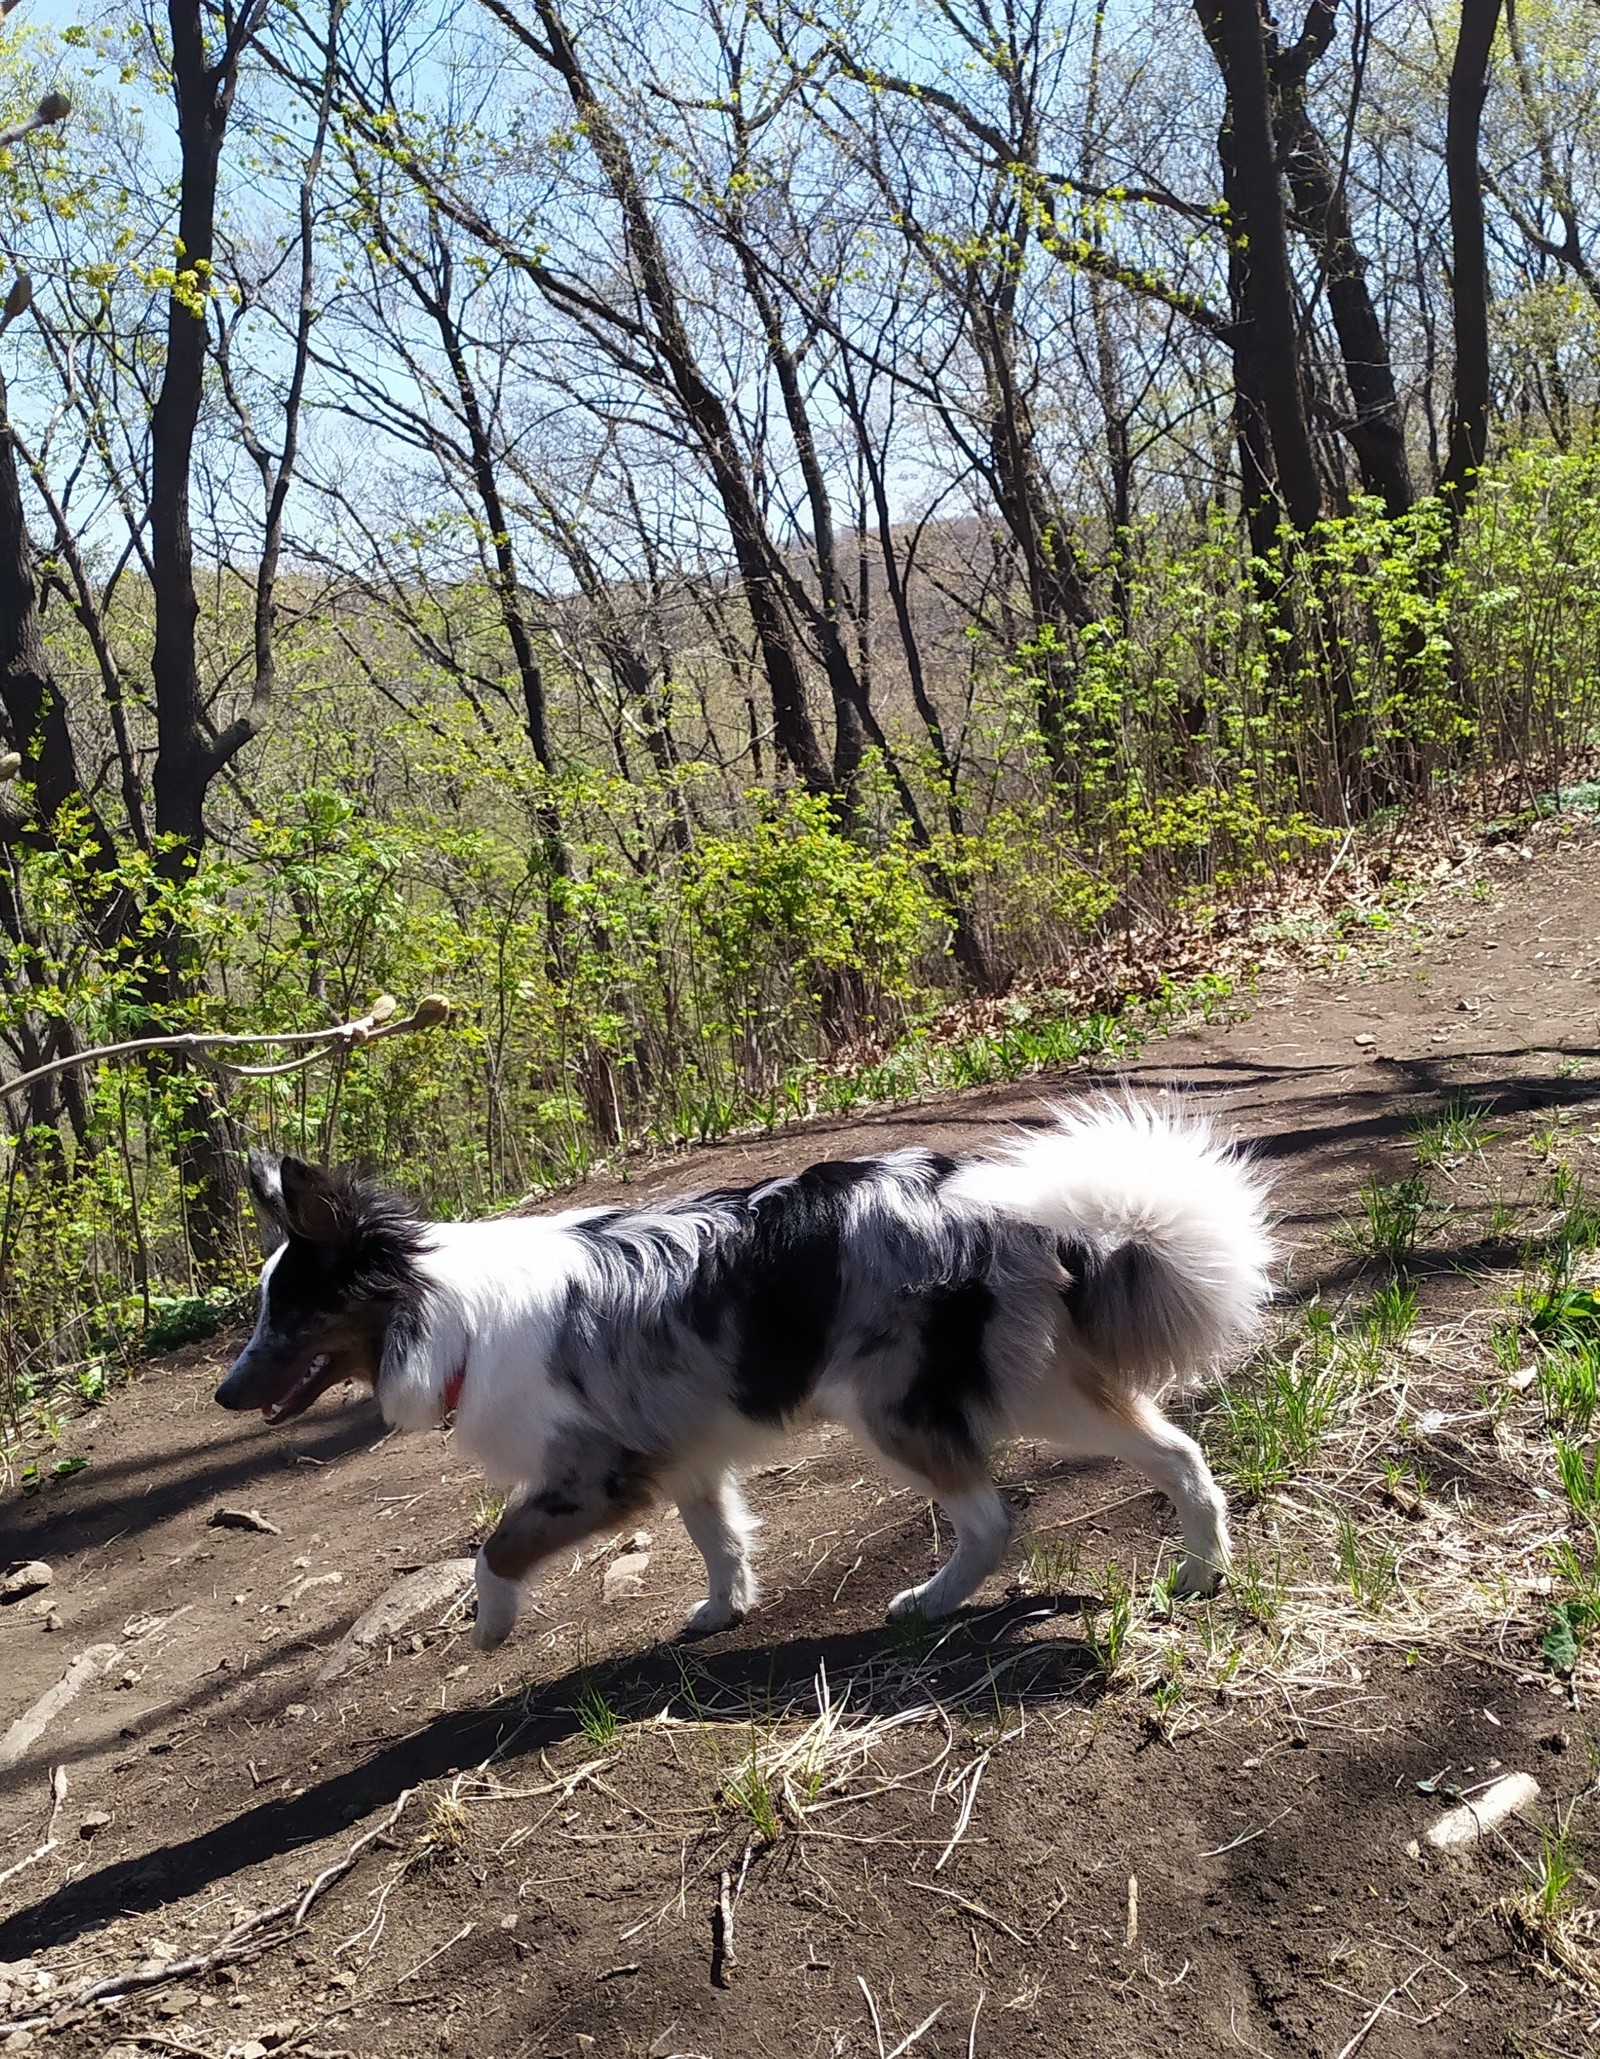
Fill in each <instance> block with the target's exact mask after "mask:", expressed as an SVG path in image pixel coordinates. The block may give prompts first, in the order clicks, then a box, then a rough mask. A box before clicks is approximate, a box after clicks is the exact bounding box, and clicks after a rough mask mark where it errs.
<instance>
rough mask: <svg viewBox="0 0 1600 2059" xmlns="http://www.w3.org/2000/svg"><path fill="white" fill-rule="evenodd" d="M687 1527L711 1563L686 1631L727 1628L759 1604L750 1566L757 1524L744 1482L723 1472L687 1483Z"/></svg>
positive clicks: (682, 1507)
mask: <svg viewBox="0 0 1600 2059" xmlns="http://www.w3.org/2000/svg"><path fill="white" fill-rule="evenodd" d="M678 1513H679V1515H680V1516H682V1518H683V1527H684V1528H685V1530H687V1531H688V1533H689V1535H690V1537H691V1538H692V1539H693V1540H694V1543H695V1546H696V1548H697V1549H698V1551H699V1553H700V1556H701V1557H702V1558H703V1559H704V1560H705V1562H706V1580H707V1585H708V1591H707V1594H706V1598H705V1600H704V1601H703V1602H699V1603H697V1604H696V1605H695V1607H694V1608H692V1609H691V1610H690V1611H689V1616H688V1620H687V1622H686V1623H685V1625H684V1628H685V1629H686V1630H691V1631H696V1632H702V1631H711V1630H726V1629H727V1627H728V1625H729V1624H730V1623H737V1622H738V1621H739V1619H740V1617H741V1616H743V1615H744V1614H745V1613H746V1611H747V1610H749V1609H753V1608H754V1607H755V1605H756V1576H755V1574H754V1572H753V1571H752V1570H751V1566H750V1537H751V1533H752V1531H753V1530H754V1529H755V1521H754V1518H753V1517H752V1516H751V1514H750V1511H749V1510H748V1509H747V1508H746V1507H745V1504H744V1496H743V1495H742V1494H741V1493H740V1491H739V1482H738V1480H737V1479H736V1478H735V1476H734V1475H733V1474H732V1473H731V1472H728V1473H724V1474H722V1475H721V1477H720V1478H719V1479H717V1480H714V1481H712V1482H711V1483H709V1484H707V1483H704V1482H698V1481H697V1482H696V1483H695V1484H694V1485H693V1486H688V1485H685V1486H683V1487H682V1488H680V1489H679V1492H678Z"/></svg>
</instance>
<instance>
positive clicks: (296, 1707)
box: [283, 1702, 311, 1723]
mask: <svg viewBox="0 0 1600 2059" xmlns="http://www.w3.org/2000/svg"><path fill="white" fill-rule="evenodd" d="M283 1713H284V1714H285V1715H286V1716H292V1717H293V1718H294V1720H295V1721H296V1722H297V1723H298V1722H299V1720H300V1718H301V1717H302V1716H309V1715H310V1713H311V1711H310V1710H309V1709H308V1708H307V1707H306V1705H305V1703H304V1702H290V1704H289V1706H288V1707H287V1708H286V1709H285V1710H284V1712H283Z"/></svg>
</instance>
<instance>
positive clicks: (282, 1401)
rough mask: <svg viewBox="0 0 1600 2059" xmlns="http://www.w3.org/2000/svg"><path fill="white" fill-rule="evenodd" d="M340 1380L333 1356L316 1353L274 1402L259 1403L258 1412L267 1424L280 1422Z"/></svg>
mask: <svg viewBox="0 0 1600 2059" xmlns="http://www.w3.org/2000/svg"><path fill="white" fill-rule="evenodd" d="M341 1377H342V1376H341V1374H340V1370H339V1359H338V1356H337V1354H336V1353H334V1352H331V1351H319V1352H318V1353H317V1355H316V1356H315V1358H313V1359H311V1360H310V1361H309V1363H308V1364H306V1365H305V1366H303V1367H302V1368H301V1369H300V1371H299V1372H297V1373H296V1374H295V1375H294V1377H293V1379H291V1380H290V1382H289V1384H288V1386H287V1387H286V1388H285V1389H284V1390H283V1392H282V1393H281V1394H280V1395H278V1396H277V1397H276V1399H275V1400H272V1401H264V1402H263V1403H262V1404H261V1413H262V1415H263V1417H264V1418H265V1419H266V1421H267V1422H269V1423H281V1422H284V1421H286V1420H287V1419H288V1418H289V1417H290V1416H297V1415H299V1414H301V1413H302V1411H303V1410H305V1409H308V1408H309V1407H310V1406H311V1404H312V1402H314V1401H315V1400H316V1398H317V1396H318V1395H319V1394H320V1393H322V1391H323V1389H324V1388H327V1387H331V1386H332V1385H333V1384H334V1382H335V1381H336V1380H338V1379H339V1378H341Z"/></svg>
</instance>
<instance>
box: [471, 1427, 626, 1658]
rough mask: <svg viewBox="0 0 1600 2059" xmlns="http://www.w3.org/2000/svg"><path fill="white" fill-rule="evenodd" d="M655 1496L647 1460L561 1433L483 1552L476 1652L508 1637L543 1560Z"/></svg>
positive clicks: (596, 1439) (609, 1442)
mask: <svg viewBox="0 0 1600 2059" xmlns="http://www.w3.org/2000/svg"><path fill="white" fill-rule="evenodd" d="M653 1493H654V1481H653V1480H652V1479H651V1477H650V1474H649V1471H648V1469H647V1467H646V1463H645V1460H644V1457H643V1455H642V1454H641V1453H639V1452H636V1451H629V1450H627V1449H626V1448H625V1447H624V1446H623V1445H621V1444H619V1443H617V1442H616V1441H615V1440H614V1439H611V1438H606V1437H600V1436H594V1435H585V1434H583V1433H580V1432H577V1431H566V1432H563V1434H562V1435H561V1436H560V1437H559V1438H558V1439H557V1440H556V1441H555V1443H554V1444H552V1446H551V1448H550V1451H549V1453H548V1455H547V1458H546V1463H545V1467H544V1472H543V1476H542V1478H541V1479H540V1481H539V1482H538V1484H537V1485H535V1486H531V1487H528V1488H527V1489H525V1490H524V1492H523V1493H522V1495H521V1496H520V1498H519V1499H518V1500H517V1501H515V1502H513V1504H512V1505H511V1507H510V1508H508V1509H507V1510H506V1512H505V1514H504V1515H503V1516H502V1517H501V1518H500V1521H499V1523H498V1524H497V1525H496V1526H495V1529H494V1533H493V1535H492V1536H491V1537H489V1539H488V1540H487V1541H486V1542H485V1544H484V1545H483V1547H482V1549H481V1550H480V1551H479V1553H478V1565H477V1574H476V1580H477V1589H478V1620H477V1621H476V1622H475V1623H474V1624H473V1626H472V1642H473V1643H474V1644H475V1645H476V1646H477V1648H478V1650H479V1651H492V1650H493V1649H494V1647H495V1646H496V1645H497V1644H501V1643H503V1642H504V1641H505V1639H506V1638H507V1637H509V1636H510V1634H511V1630H512V1627H513V1625H514V1624H515V1623H516V1620H517V1610H518V1608H519V1607H520V1606H521V1602H522V1589H523V1585H524V1583H525V1582H526V1580H527V1578H528V1576H529V1574H530V1573H532V1571H533V1569H534V1568H535V1567H536V1566H537V1565H538V1564H539V1563H540V1562H541V1561H542V1560H544V1559H547V1558H549V1556H550V1555H551V1553H552V1552H557V1551H564V1550H568V1549H570V1547H571V1546H573V1545H574V1544H580V1543H582V1541H583V1539H584V1538H586V1537H592V1536H593V1535H594V1533H595V1532H596V1531H597V1530H605V1529H608V1528H610V1527H611V1526H612V1525H613V1524H616V1523H621V1522H625V1521H626V1520H627V1518H628V1517H629V1516H631V1515H634V1514H636V1513H637V1512H638V1511H639V1510H640V1509H642V1508H644V1507H646V1506H647V1505H648V1503H649V1501H650V1499H651V1496H652V1494H653Z"/></svg>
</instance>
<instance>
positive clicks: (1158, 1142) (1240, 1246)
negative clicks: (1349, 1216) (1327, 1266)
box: [961, 1098, 1273, 1392]
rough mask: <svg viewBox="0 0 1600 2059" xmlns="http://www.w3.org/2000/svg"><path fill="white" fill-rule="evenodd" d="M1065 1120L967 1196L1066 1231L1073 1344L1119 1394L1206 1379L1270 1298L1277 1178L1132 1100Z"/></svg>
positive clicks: (1026, 1141) (1071, 1113) (1179, 1119)
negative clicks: (1270, 1222)
mask: <svg viewBox="0 0 1600 2059" xmlns="http://www.w3.org/2000/svg"><path fill="white" fill-rule="evenodd" d="M1054 1113H1055V1122H1054V1124H1053V1125H1052V1126H1051V1127H1050V1128H1049V1129H1047V1130H1041V1131H1035V1132H1032V1133H1030V1134H1028V1135H1026V1136H1023V1137H1021V1138H1019V1139H1018V1140H1017V1141H1016V1142H1015V1143H1014V1144H1013V1145H1012V1146H1011V1147H1010V1148H1009V1149H1008V1150H1007V1151H1005V1152H1004V1153H1003V1155H1001V1156H1000V1157H998V1158H995V1159H990V1160H986V1161H984V1162H982V1163H980V1164H973V1165H971V1166H969V1167H968V1168H966V1170H965V1172H964V1175H963V1178H962V1182H961V1185H962V1188H963V1191H964V1192H965V1193H966V1194H967V1195H968V1196H969V1197H970V1198H971V1199H973V1200H975V1201H978V1202H979V1203H980V1204H983V1205H987V1206H989V1207H992V1208H996V1209H999V1210H1002V1211H1003V1212H1004V1213H1006V1214H1008V1215H1013V1216H1020V1217H1022V1218H1023V1219H1024V1220H1025V1221H1027V1222H1032V1223H1037V1224H1039V1225H1040V1226H1041V1227H1042V1228H1045V1229H1048V1230H1050V1231H1052V1232H1053V1233H1054V1235H1055V1237H1056V1238H1057V1240H1058V1248H1059V1252H1060V1257H1061V1263H1062V1266H1063V1268H1064V1270H1065V1272H1066V1274H1067V1276H1068V1284H1067V1286H1066V1288H1065V1289H1064V1290H1063V1300H1064V1301H1065V1303H1066V1307H1067V1311H1068V1314H1069V1315H1070V1317H1071V1320H1072V1329H1073V1335H1074V1337H1075V1339H1076V1341H1077V1342H1078V1343H1079V1344H1081V1345H1082V1346H1083V1347H1085V1348H1086V1349H1087V1350H1088V1351H1089V1352H1090V1353H1091V1354H1092V1356H1093V1358H1094V1359H1095V1360H1096V1361H1097V1362H1098V1364H1099V1365H1100V1366H1101V1367H1102V1368H1103V1369H1104V1372H1105V1373H1106V1374H1108V1375H1109V1376H1110V1377H1111V1379H1112V1380H1113V1381H1114V1382H1115V1383H1116V1384H1118V1385H1119V1386H1122V1387H1124V1388H1126V1389H1132V1390H1134V1391H1152V1392H1153V1391H1156V1390H1158V1389H1160V1388H1163V1387H1167V1386H1171V1385H1175V1384H1177V1385H1188V1384H1193V1383H1194V1382H1197V1381H1199V1380H1201V1379H1203V1378H1204V1377H1205V1376H1206V1375H1207V1374H1208V1373H1209V1372H1210V1371H1211V1370H1212V1369H1213V1367H1215V1365H1216V1364H1217V1362H1218V1361H1219V1360H1221V1359H1222V1358H1224V1357H1226V1356H1227V1355H1228V1354H1229V1353H1231V1352H1234V1351H1237V1350H1238V1349H1239V1347H1240V1346H1241V1345H1243V1344H1244V1343H1246V1342H1247V1341H1248V1339H1249V1338H1250V1336H1251V1334H1252V1332H1253V1331H1254V1329H1255V1327H1256V1324H1257V1322H1258V1320H1259V1318H1260V1314H1261V1311H1262V1309H1263V1307H1264V1305H1265V1304H1266V1302H1267V1300H1268V1299H1269V1298H1270V1295H1271V1291H1272V1289H1271V1283H1270V1279H1269V1268H1270V1266H1271V1263H1272V1255H1273V1245H1272V1239H1271V1237H1270V1235H1269V1233H1268V1228H1267V1187H1266V1181H1265V1179H1264V1178H1263V1177H1262V1175H1261V1173H1260V1171H1259V1170H1258V1169H1257V1168H1256V1167H1255V1166H1254V1165H1253V1164H1252V1163H1251V1162H1250V1160H1249V1159H1248V1158H1246V1157H1245V1156H1244V1155H1243V1154H1242V1153H1240V1152H1239V1151H1237V1150H1235V1149H1234V1148H1233V1147H1232V1146H1230V1145H1229V1144H1228V1143H1226V1142H1225V1141H1224V1140H1223V1139H1221V1138H1220V1137H1219V1136H1218V1135H1217V1134H1216V1132H1215V1130H1214V1129H1213V1128H1212V1127H1211V1125H1210V1124H1209V1123H1208V1122H1206V1121H1204V1120H1203V1119H1201V1118H1198V1117H1196V1116H1192V1115H1188V1114H1184V1113H1180V1112H1176V1111H1173V1110H1170V1109H1168V1108H1165V1107H1160V1106H1155V1105H1152V1104H1151V1103H1149V1102H1145V1101H1136V1100H1133V1099H1131V1098H1130V1099H1127V1100H1118V1099H1109V1098H1108V1099H1102V1100H1097V1101H1092V1102H1088V1103H1086V1104H1084V1105H1083V1106H1081V1107H1077V1108H1071V1109H1066V1108H1062V1109H1057V1110H1055V1111H1054Z"/></svg>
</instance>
